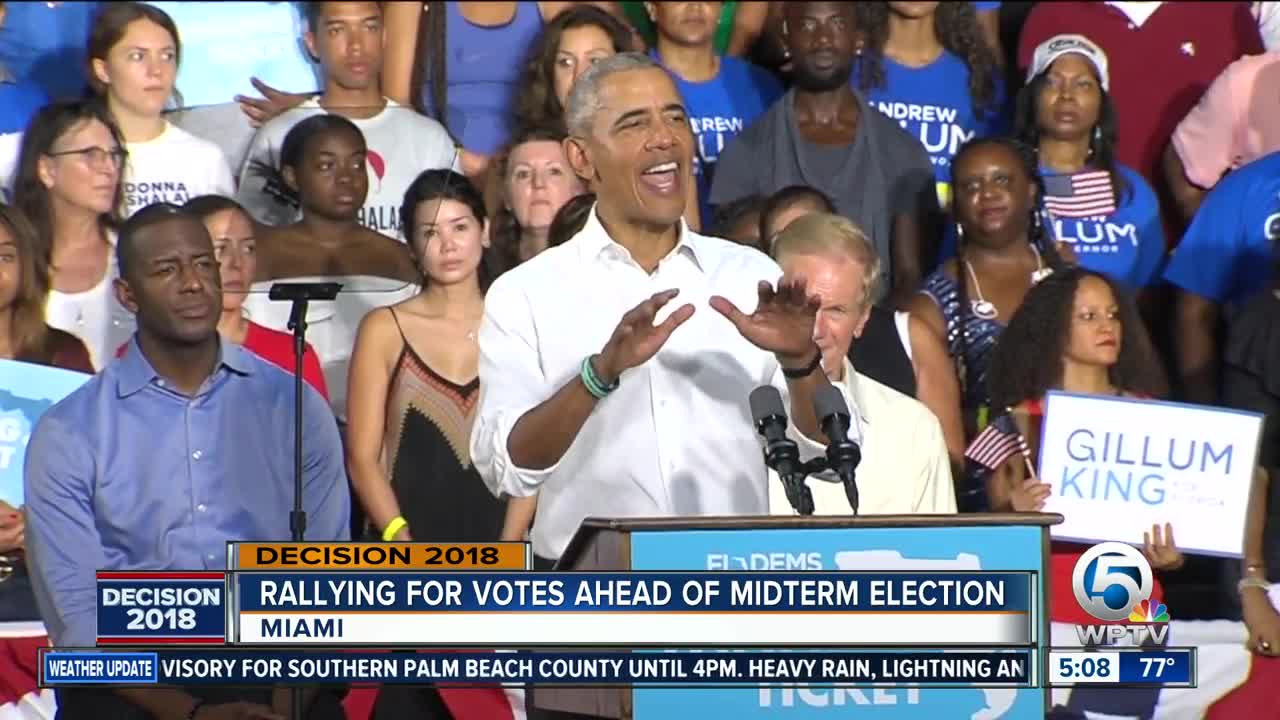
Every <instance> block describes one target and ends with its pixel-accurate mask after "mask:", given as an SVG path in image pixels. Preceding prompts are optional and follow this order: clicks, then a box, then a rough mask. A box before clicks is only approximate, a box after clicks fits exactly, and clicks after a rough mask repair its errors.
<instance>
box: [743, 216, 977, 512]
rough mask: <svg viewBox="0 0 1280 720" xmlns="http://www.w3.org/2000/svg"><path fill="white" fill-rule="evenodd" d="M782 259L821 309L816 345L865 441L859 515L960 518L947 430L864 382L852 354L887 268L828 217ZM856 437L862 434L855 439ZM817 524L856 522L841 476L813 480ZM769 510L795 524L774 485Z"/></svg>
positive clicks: (812, 223) (782, 243)
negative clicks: (825, 518)
mask: <svg viewBox="0 0 1280 720" xmlns="http://www.w3.org/2000/svg"><path fill="white" fill-rule="evenodd" d="M773 257H774V259H776V260H777V261H778V264H779V265H781V266H782V270H783V272H785V273H786V275H787V276H788V277H791V276H796V277H804V278H806V279H807V280H808V289H809V292H811V293H813V294H814V295H816V296H817V297H818V299H819V300H820V301H821V303H822V304H821V306H820V308H819V309H818V318H817V324H816V326H815V328H814V339H815V340H816V341H817V343H818V347H819V348H821V349H822V365H823V368H824V369H825V370H826V373H827V377H828V378H830V379H831V382H832V383H833V384H835V386H836V387H838V388H840V390H841V392H843V393H844V397H845V402H846V403H848V405H849V409H850V411H851V412H852V413H853V415H854V416H856V418H855V420H854V424H855V425H857V427H858V429H859V430H860V431H861V432H860V434H861V438H862V440H861V446H862V462H861V463H859V464H858V470H857V483H858V499H859V503H858V506H859V507H858V510H859V512H861V513H865V514H871V515H888V514H903V515H905V514H913V513H954V512H955V511H956V495H955V487H954V485H953V484H952V480H951V464H950V462H949V461H948V459H947V446H946V443H944V442H943V439H942V426H941V425H940V424H939V423H938V419H937V418H936V417H934V415H933V413H932V412H930V411H929V409H928V408H927V407H925V406H924V405H923V404H922V403H920V402H919V401H917V400H915V399H914V398H911V397H908V396H906V395H903V394H902V393H900V392H898V391H897V390H894V389H892V388H890V387H888V386H886V385H883V384H881V383H878V382H876V381H875V380H872V379H871V378H869V377H867V376H866V375H863V374H861V373H859V372H858V371H857V370H855V369H854V367H853V364H852V363H850V362H849V346H850V345H851V344H852V343H853V342H854V341H855V340H856V339H857V338H859V337H861V336H862V330H863V328H864V327H865V326H866V324H867V318H868V317H870V315H871V304H872V303H871V299H872V298H874V297H875V296H876V283H877V281H878V279H879V277H880V258H879V256H878V255H877V254H876V250H875V247H874V246H873V245H872V244H871V242H870V241H869V240H868V239H867V236H866V235H865V234H864V233H863V232H862V231H861V230H860V229H858V226H857V225H854V224H853V223H852V222H850V221H849V220H847V219H846V218H843V217H840V216H838V215H829V214H827V213H815V214H812V215H806V216H804V217H801V218H799V219H797V220H795V221H794V222H792V223H791V224H790V225H788V226H787V227H786V229H785V230H783V231H782V232H781V233H779V234H778V237H777V240H776V241H775V242H774V245H773ZM850 434H851V435H852V434H856V433H850ZM809 488H810V490H811V492H812V493H813V503H814V514H815V515H848V514H849V512H850V509H849V499H848V497H847V496H846V495H845V491H844V485H843V484H841V483H840V482H839V479H838V478H836V477H835V476H834V475H833V474H830V473H824V474H823V475H821V476H816V477H812V478H810V479H809ZM769 510H770V512H771V513H773V514H775V515H790V514H792V512H793V510H792V508H791V504H790V503H789V502H787V497H786V494H785V493H784V492H783V489H782V483H781V482H780V481H777V480H776V479H771V480H770V482H769Z"/></svg>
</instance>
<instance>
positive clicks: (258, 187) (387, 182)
mask: <svg viewBox="0 0 1280 720" xmlns="http://www.w3.org/2000/svg"><path fill="white" fill-rule="evenodd" d="M386 102H387V105H386V107H385V108H384V109H383V110H382V112H380V113H378V114H377V115H374V116H373V117H371V118H351V122H352V123H354V124H355V126H356V127H358V128H360V132H362V133H363V134H364V139H365V143H366V145H368V148H369V154H368V159H367V161H366V163H365V165H366V171H367V174H368V177H369V193H368V195H366V196H365V201H364V206H363V207H362V208H360V213H359V222H360V224H361V225H363V226H365V227H367V228H369V229H370V230H373V231H374V232H379V233H382V234H383V235H386V236H387V237H389V238H391V239H393V240H403V239H404V238H403V237H402V235H401V231H400V205H401V204H403V203H404V193H405V190H408V189H409V185H410V184H412V183H413V181H414V180H415V179H416V178H417V177H418V175H419V174H420V173H422V172H424V171H426V170H440V169H445V168H451V169H453V170H457V169H458V168H459V165H458V158H457V153H456V152H455V148H454V145H453V139H452V138H450V137H449V133H448V132H446V131H445V129H444V126H443V125H441V124H440V123H438V122H436V121H435V120H433V119H431V118H429V117H426V116H425V115H420V114H418V113H417V112H415V111H414V110H413V109H411V108H407V107H404V106H403V105H400V104H399V103H397V102H395V101H393V100H387V101H386ZM325 112H328V111H327V110H325V109H324V108H323V107H321V106H320V101H319V99H317V98H312V99H310V100H307V101H306V102H304V103H302V104H301V105H299V106H298V107H296V108H294V109H292V110H289V111H288V112H285V113H283V114H281V115H280V116H279V117H277V118H275V119H274V120H272V121H270V122H268V123H267V124H266V125H263V126H262V129H260V130H259V131H258V133H257V135H255V136H254V137H253V143H252V144H251V145H250V146H249V152H248V154H247V155H246V156H245V161H244V166H243V167H242V168H241V169H240V188H239V191H238V196H237V198H238V199H239V201H240V204H241V205H244V207H245V209H247V210H248V211H249V213H250V214H251V215H253V217H254V218H255V219H256V220H257V221H258V222H260V223H263V224H264V225H270V226H273V227H276V226H280V225H288V224H289V223H292V222H294V221H295V220H296V219H297V218H298V211H297V210H296V209H294V208H293V207H291V206H289V205H286V204H284V203H282V202H280V201H279V200H277V199H276V198H273V197H272V196H271V195H269V194H267V192H266V191H265V187H266V184H267V181H266V178H265V177H264V176H263V175H262V173H261V172H260V170H259V166H266V167H269V168H274V169H276V170H279V169H280V146H281V145H283V144H284V139H285V136H286V135H288V134H289V131H290V130H291V129H293V126H294V125H297V124H298V123H300V122H302V121H303V120H304V119H306V118H308V117H311V116H312V115H319V114H321V113H325ZM330 387H332V384H330Z"/></svg>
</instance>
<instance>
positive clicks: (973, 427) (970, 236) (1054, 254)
mask: <svg viewBox="0 0 1280 720" xmlns="http://www.w3.org/2000/svg"><path fill="white" fill-rule="evenodd" d="M951 184H952V188H953V189H954V202H953V213H954V215H955V219H956V235H957V238H958V243H957V253H956V257H954V258H952V259H950V260H948V261H947V262H945V263H943V265H942V267H941V268H939V269H938V270H937V271H935V272H934V273H933V274H932V275H930V276H929V277H928V278H926V279H925V282H924V287H923V289H922V290H921V292H920V294H918V295H916V297H915V298H913V299H912V301H911V304H910V308H909V309H910V311H911V314H912V315H913V316H915V317H916V318H917V319H918V320H920V321H922V322H923V323H924V325H925V327H927V328H928V329H930V330H931V331H932V332H933V333H934V334H935V335H936V336H937V338H939V339H940V340H941V341H942V342H943V343H944V344H945V345H946V347H947V351H948V353H949V354H950V356H951V360H952V362H953V363H955V373H956V378H957V379H958V381H959V383H960V402H961V418H962V421H963V423H964V428H965V434H964V436H965V437H966V438H972V437H973V436H974V435H975V434H976V433H977V431H978V430H980V429H981V428H982V427H983V426H985V425H986V421H987V419H988V417H987V415H988V408H989V406H990V401H989V397H988V394H987V375H988V367H989V364H990V361H991V351H992V348H993V347H994V346H995V343H996V339H997V338H998V337H999V336H1000V333H1001V331H1002V330H1003V329H1004V326H1005V323H1007V322H1008V319H1009V318H1011V317H1013V313H1014V312H1015V311H1016V310H1017V309H1018V306H1019V305H1021V304H1022V298H1023V296H1025V295H1026V294H1027V291H1028V290H1030V289H1031V287H1032V286H1033V285H1034V284H1035V283H1036V281H1037V280H1038V279H1039V278H1041V277H1043V276H1044V275H1046V274H1047V273H1048V272H1049V271H1050V270H1053V269H1057V268H1059V267H1061V266H1062V265H1063V260H1062V258H1061V256H1060V255H1059V253H1058V250H1057V248H1055V246H1054V244H1053V243H1052V242H1050V241H1049V239H1048V237H1047V235H1046V234H1045V232H1044V227H1043V223H1042V221H1041V218H1040V212H1039V197H1040V187H1039V176H1038V174H1037V173H1036V166H1035V160H1034V159H1033V157H1032V154H1031V152H1030V151H1029V150H1028V149H1027V148H1025V147H1024V146H1022V145H1021V144H1019V143H1018V142H1016V141H1013V140H1009V139H1005V138H985V139H979V140H974V141H972V142H970V143H967V144H966V145H964V146H963V147H961V148H960V151H959V152H958V153H956V156H955V159H954V160H953V162H952V164H951ZM956 490H957V493H958V494H959V503H958V505H959V507H960V509H961V510H962V511H963V510H982V509H984V508H985V507H986V497H985V495H986V492H985V488H984V487H983V485H982V483H981V482H980V481H979V480H978V479H977V478H974V477H972V476H971V475H970V474H969V473H965V474H964V475H961V476H958V477H957V479H956Z"/></svg>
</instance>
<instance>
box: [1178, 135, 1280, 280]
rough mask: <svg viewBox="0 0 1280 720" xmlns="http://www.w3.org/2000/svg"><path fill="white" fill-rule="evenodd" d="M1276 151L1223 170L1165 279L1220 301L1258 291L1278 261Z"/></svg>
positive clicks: (1279, 173) (1279, 169)
mask: <svg viewBox="0 0 1280 720" xmlns="http://www.w3.org/2000/svg"><path fill="white" fill-rule="evenodd" d="M1278 243H1280V153H1272V154H1270V155H1267V156H1265V157H1262V158H1259V159H1258V160H1255V161H1253V162H1251V163H1249V164H1248V165H1245V166H1244V167H1242V168H1240V169H1238V170H1233V171H1232V172H1230V173H1227V175H1226V176H1225V177H1223V178H1222V180H1220V181H1219V182H1218V184H1217V185H1216V186H1215V187H1214V188H1213V190H1212V191H1211V192H1210V193H1209V195H1208V196H1207V197H1206V198H1205V199H1204V202H1203V203H1202V204H1201V205H1200V209H1199V210H1198V211H1196V216H1195V219H1194V220H1192V222H1191V227H1189V228H1187V232H1186V234H1184V235H1183V236H1182V242H1180V243H1179V244H1178V247H1177V248H1175V249H1174V251H1173V256H1172V257H1171V258H1170V259H1169V267H1168V269H1167V270H1166V271H1165V274H1164V277H1165V279H1166V280H1168V281H1169V282H1170V283H1173V284H1174V285H1177V286H1178V287H1180V288H1182V289H1183V290H1186V291H1188V292H1192V293H1195V294H1196V295H1199V296H1200V297H1203V298H1207V299H1209V300H1213V301H1215V302H1217V303H1219V304H1223V305H1226V304H1233V303H1238V302H1240V301H1243V300H1246V299H1248V298H1250V297H1252V296H1253V295H1255V294H1257V293H1259V292H1262V291H1263V290H1265V289H1266V288H1267V285H1268V283H1270V282H1271V280H1272V277H1273V274H1274V273H1275V271H1276V262H1277V260H1278V259H1280V250H1278V247H1280V245H1278Z"/></svg>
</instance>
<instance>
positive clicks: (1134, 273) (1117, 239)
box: [1040, 165, 1165, 291]
mask: <svg viewBox="0 0 1280 720" xmlns="http://www.w3.org/2000/svg"><path fill="white" fill-rule="evenodd" d="M1116 168H1117V170H1118V171H1119V172H1120V176H1121V177H1122V178H1124V180H1125V182H1126V183H1128V186H1129V187H1128V190H1127V191H1122V192H1123V193H1124V194H1123V195H1121V196H1119V197H1117V198H1116V205H1117V207H1116V210H1115V212H1112V213H1110V214H1107V215H1102V216H1092V217H1056V218H1054V220H1053V228H1052V229H1051V231H1050V232H1049V239H1050V240H1055V241H1056V240H1061V241H1063V242H1066V243H1068V244H1070V245H1071V247H1072V249H1073V250H1075V252H1076V257H1078V258H1079V259H1080V266H1081V267H1084V268H1087V269H1089V270H1093V271H1095V272H1100V273H1106V274H1107V275H1110V276H1111V277H1112V278H1113V279H1114V280H1116V281H1117V282H1119V283H1120V284H1122V285H1124V286H1125V287H1127V288H1128V289H1129V290H1131V291H1132V290H1138V289H1139V288H1144V287H1147V286H1149V285H1153V284H1155V283H1156V282H1157V281H1158V280H1159V278H1160V266H1161V265H1162V264H1163V263H1164V249H1165V241H1164V226H1163V225H1162V224H1161V223H1160V205H1159V203H1158V202H1157V200H1156V194H1155V191H1153V190H1152V189H1151V186H1150V185H1148V184H1147V181H1146V180H1144V179H1143V178H1142V176H1141V175H1139V174H1138V173H1136V172H1134V170H1133V169H1132V168H1129V167H1126V166H1124V165H1117V166H1116ZM1063 175H1067V174H1066V173H1055V172H1054V171H1052V170H1049V169H1048V168H1044V167H1041V168H1040V177H1042V178H1045V179H1046V182H1047V183H1049V185H1050V186H1052V184H1053V181H1052V180H1051V178H1054V177H1060V176H1063Z"/></svg>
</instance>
